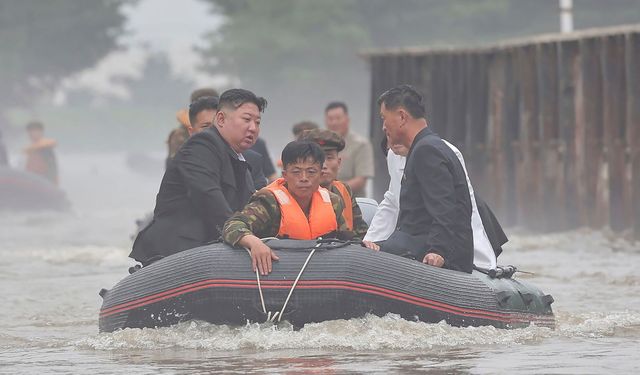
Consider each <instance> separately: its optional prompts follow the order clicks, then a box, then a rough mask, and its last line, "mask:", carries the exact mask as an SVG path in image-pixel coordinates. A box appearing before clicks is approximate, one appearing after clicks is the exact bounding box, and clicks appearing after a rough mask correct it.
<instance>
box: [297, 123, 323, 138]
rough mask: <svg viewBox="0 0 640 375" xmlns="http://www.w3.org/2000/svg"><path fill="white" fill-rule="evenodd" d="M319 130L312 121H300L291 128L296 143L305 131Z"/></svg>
mask: <svg viewBox="0 0 640 375" xmlns="http://www.w3.org/2000/svg"><path fill="white" fill-rule="evenodd" d="M319 128H320V126H318V124H316V123H315V122H313V121H301V122H299V123H297V124H294V125H293V127H292V128H291V131H292V132H293V139H295V140H296V141H297V140H299V139H300V136H301V135H302V133H304V132H305V131H307V130H313V129H319Z"/></svg>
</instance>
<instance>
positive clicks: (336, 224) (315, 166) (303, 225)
mask: <svg viewBox="0 0 640 375" xmlns="http://www.w3.org/2000/svg"><path fill="white" fill-rule="evenodd" d="M282 163H283V170H282V177H281V178H279V179H277V180H276V181H274V182H272V183H271V184H269V185H268V186H267V187H265V188H263V189H261V190H260V191H258V192H256V193H255V194H254V195H253V196H252V197H251V199H250V201H249V203H248V204H247V205H246V206H245V207H244V209H242V210H241V211H240V212H237V213H235V214H234V215H233V216H231V217H230V218H229V219H228V220H227V222H226V223H225V225H224V229H223V231H222V238H223V240H224V241H225V242H226V243H228V244H230V245H232V246H235V247H245V248H247V249H249V251H250V252H251V266H252V269H253V270H254V271H255V270H256V269H257V270H258V271H259V272H260V274H262V275H267V274H269V273H270V272H271V271H272V262H273V261H276V260H278V259H279V258H278V256H277V255H276V254H275V252H274V251H273V250H272V249H271V248H269V246H267V245H266V244H264V243H263V242H262V240H261V239H260V238H264V237H278V238H289V239H298V240H311V239H316V238H320V237H324V238H326V237H334V238H340V239H352V238H353V237H354V233H353V232H352V231H350V230H348V228H347V225H346V222H345V220H344V217H343V215H342V211H343V209H344V207H343V203H342V199H341V198H340V197H339V196H338V195H336V194H334V193H331V192H330V191H328V190H327V189H325V188H323V187H321V186H320V171H321V170H322V165H323V163H324V153H323V151H322V149H321V148H320V146H318V145H317V144H316V143H313V142H302V141H293V142H290V143H289V144H287V145H286V146H285V148H284V149H283V150H282Z"/></svg>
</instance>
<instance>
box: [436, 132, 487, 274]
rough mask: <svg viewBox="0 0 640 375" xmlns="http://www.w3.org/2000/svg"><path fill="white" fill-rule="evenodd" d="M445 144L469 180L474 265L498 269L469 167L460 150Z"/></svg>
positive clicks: (447, 143)
mask: <svg viewBox="0 0 640 375" xmlns="http://www.w3.org/2000/svg"><path fill="white" fill-rule="evenodd" d="M443 141H444V143H445V144H446V145H447V146H449V148H450V149H451V150H452V151H453V152H454V153H455V154H456V156H457V157H458V160H460V164H462V169H464V174H465V177H466V178H467V186H468V188H469V196H470V198H471V210H472V211H471V230H472V231H473V264H474V265H475V266H476V267H480V268H485V269H494V268H496V264H497V260H496V253H495V252H494V251H493V247H492V246H491V242H489V236H487V232H485V230H484V225H483V224H482V218H481V217H480V212H478V204H477V203H476V196H475V194H474V192H473V186H471V180H469V174H468V173H467V166H466V165H465V164H464V157H463V156H462V153H461V152H460V150H458V149H457V148H456V146H454V145H452V144H451V143H449V142H447V141H445V140H444V139H443Z"/></svg>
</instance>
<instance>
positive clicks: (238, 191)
mask: <svg viewBox="0 0 640 375" xmlns="http://www.w3.org/2000/svg"><path fill="white" fill-rule="evenodd" d="M253 192H254V189H253V181H252V179H251V175H250V174H249V171H248V166H247V163H246V162H244V161H241V160H239V159H238V155H237V154H236V153H235V152H234V151H233V150H232V149H231V147H230V146H229V145H228V144H227V143H226V142H225V141H224V139H223V138H222V136H221V135H220V133H219V132H218V130H217V129H216V128H215V127H214V128H210V129H207V130H204V131H202V132H200V133H198V134H195V135H193V136H192V137H190V138H189V139H188V140H187V142H185V144H184V145H182V147H181V148H180V151H178V153H177V154H176V156H175V158H174V159H173V160H172V161H171V162H170V163H169V165H168V168H167V170H166V171H165V173H164V177H163V178H162V183H161V184H160V191H159V192H158V195H157V197H156V208H155V210H154V212H153V220H152V221H151V223H150V224H149V225H148V226H147V227H146V228H145V229H143V230H142V231H141V232H140V233H139V234H138V236H137V238H136V240H135V242H134V243H133V251H132V252H131V254H130V255H129V256H130V257H131V258H134V259H136V260H138V261H140V262H142V263H143V264H148V263H150V261H152V260H155V259H158V258H160V257H165V256H168V255H171V254H174V253H177V252H180V251H183V250H186V249H190V248H193V247H197V246H200V245H203V244H205V243H207V242H210V241H213V240H217V239H218V238H219V237H220V231H221V230H222V227H223V225H224V222H225V221H226V220H227V219H228V218H229V217H230V216H231V214H232V213H233V212H234V211H237V210H240V209H241V208H242V207H244V205H245V204H246V203H247V202H248V201H249V197H250V196H251V194H252V193H253Z"/></svg>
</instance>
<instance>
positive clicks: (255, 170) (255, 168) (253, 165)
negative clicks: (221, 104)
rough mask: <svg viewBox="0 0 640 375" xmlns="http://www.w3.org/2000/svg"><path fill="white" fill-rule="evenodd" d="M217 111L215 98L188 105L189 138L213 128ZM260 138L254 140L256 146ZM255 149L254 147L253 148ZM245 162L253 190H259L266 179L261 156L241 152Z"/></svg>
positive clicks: (200, 98) (196, 101)
mask: <svg viewBox="0 0 640 375" xmlns="http://www.w3.org/2000/svg"><path fill="white" fill-rule="evenodd" d="M217 111H218V97H217V96H202V97H199V98H197V99H196V100H194V101H192V102H191V104H190V105H189V123H190V124H191V125H190V126H189V128H187V129H188V131H189V136H192V135H194V134H198V133H200V132H201V131H203V130H205V129H209V128H211V127H213V123H214V121H215V117H216V112H217ZM259 141H260V138H258V139H257V140H256V144H257V143H258V142H259ZM253 147H255V145H254V146H253ZM242 156H244V158H245V161H246V162H247V163H248V164H249V171H250V172H251V178H252V180H253V187H254V188H255V190H260V189H262V188H263V187H265V186H266V185H267V178H266V177H265V175H264V171H263V166H264V160H263V158H262V155H260V154H259V153H257V152H256V151H253V149H249V150H245V151H243V152H242ZM272 168H273V167H272Z"/></svg>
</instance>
